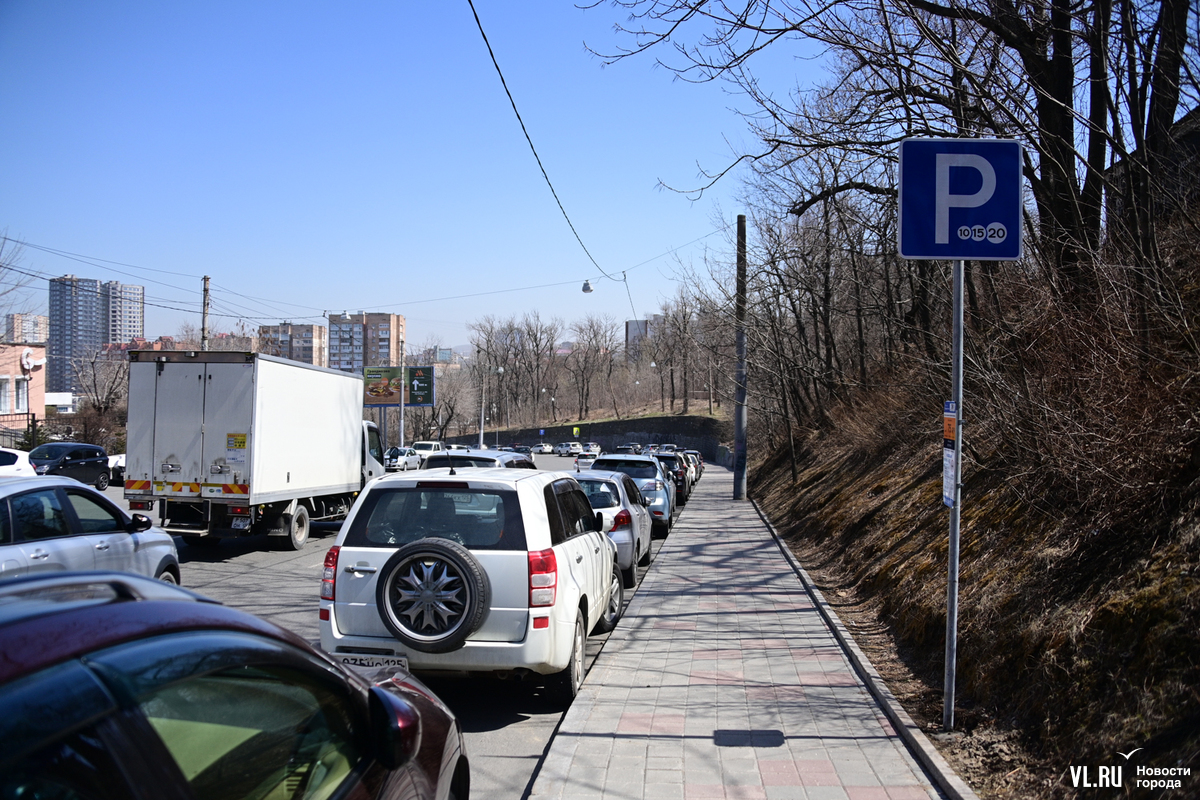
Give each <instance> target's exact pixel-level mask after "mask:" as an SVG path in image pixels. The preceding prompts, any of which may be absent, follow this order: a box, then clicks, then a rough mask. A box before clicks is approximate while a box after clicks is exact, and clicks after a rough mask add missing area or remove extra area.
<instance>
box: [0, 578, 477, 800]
mask: <svg viewBox="0 0 1200 800" xmlns="http://www.w3.org/2000/svg"><path fill="white" fill-rule="evenodd" d="M0 605H2V606H3V608H4V615H3V617H2V618H0V619H2V621H0V797H3V798H18V797H19V798H61V799H62V800H67V799H68V798H80V799H82V798H118V797H120V798H147V797H154V798H195V799H196V800H218V799H220V800H225V799H226V798H229V799H231V800H232V799H233V798H238V799H239V800H240V799H241V798H264V800H265V799H266V798H301V797H304V798H327V797H343V798H344V797H354V798H363V799H364V800H365V799H366V798H388V800H434V798H438V800H441V799H442V798H446V797H459V798H465V797H467V793H468V791H469V784H470V767H469V765H468V761H467V753H466V748H465V746H464V744H463V738H462V732H461V729H460V726H459V723H458V721H457V720H456V719H455V717H454V715H453V714H452V713H451V712H450V710H449V709H448V708H447V707H446V706H445V705H444V704H443V703H442V702H441V701H440V700H438V698H437V697H436V696H434V695H433V693H432V692H430V691H429V690H428V689H427V688H426V687H425V686H424V685H423V684H421V683H420V682H419V681H418V680H416V679H415V678H413V677H412V676H411V675H410V674H408V673H407V672H405V671H404V670H401V669H397V668H392V669H391V670H389V671H387V672H385V673H381V674H375V675H374V676H373V677H372V678H371V679H366V678H364V677H362V676H360V675H359V674H356V673H355V672H354V671H352V670H350V669H347V668H346V667H344V666H343V665H342V664H340V663H337V662H335V661H332V660H331V659H330V658H329V657H328V656H326V655H324V654H322V653H320V652H318V651H317V650H315V649H314V648H313V647H311V646H309V645H308V644H307V643H306V642H305V641H304V640H303V639H301V638H300V637H298V636H296V635H295V634H293V633H291V632H289V631H286V630H283V629H282V628H279V627H276V626H275V625H272V624H271V623H269V622H266V621H265V620H262V619H259V618H257V617H254V616H251V615H250V614H246V613H244V612H241V611H237V610H234V609H232V608H226V607H225V606H222V605H220V604H218V603H215V602H213V601H212V600H208V599H207V598H204V597H201V596H200V595H197V594H194V593H192V592H189V591H187V590H185V589H180V588H179V587H176V586H165V585H163V584H162V583H160V582H155V581H152V580H149V579H147V578H143V577H139V576H136V575H128V574H124V573H115V572H85V573H64V574H56V575H39V576H30V577H28V578H21V579H17V580H14V581H9V582H6V583H0ZM375 672H376V673H380V671H378V670H376V671H375Z"/></svg>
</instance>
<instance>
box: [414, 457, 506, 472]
mask: <svg viewBox="0 0 1200 800" xmlns="http://www.w3.org/2000/svg"><path fill="white" fill-rule="evenodd" d="M451 465H453V466H455V467H498V466H500V462H499V460H497V459H495V458H490V457H488V456H459V455H454V456H449V455H442V454H440V453H439V454H437V455H433V456H429V457H428V458H426V459H425V469H443V468H445V467H449V466H451Z"/></svg>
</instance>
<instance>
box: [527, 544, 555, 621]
mask: <svg viewBox="0 0 1200 800" xmlns="http://www.w3.org/2000/svg"><path fill="white" fill-rule="evenodd" d="M557 592H558V559H557V558H555V556H554V550H539V551H537V552H530V553H529V606H530V607H531V608H532V607H535V606H552V605H554V597H555V595H556V594H557Z"/></svg>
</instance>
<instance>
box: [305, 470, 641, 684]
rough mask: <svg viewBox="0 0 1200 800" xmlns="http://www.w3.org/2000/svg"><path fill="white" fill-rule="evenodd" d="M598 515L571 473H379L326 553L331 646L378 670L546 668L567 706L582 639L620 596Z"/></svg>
mask: <svg viewBox="0 0 1200 800" xmlns="http://www.w3.org/2000/svg"><path fill="white" fill-rule="evenodd" d="M598 517H599V518H598ZM602 525H603V518H602V517H600V515H597V514H596V513H595V512H594V511H593V510H592V508H591V505H590V504H589V502H588V498H587V495H585V494H584V492H583V490H582V489H581V488H580V486H579V484H578V483H576V481H575V479H574V478H572V477H571V476H570V475H569V474H568V473H562V472H540V471H535V470H524V469H518V470H513V469H464V470H460V471H455V470H453V469H434V470H427V471H425V472H422V473H420V474H414V475H411V476H405V475H397V474H392V475H389V476H387V477H383V478H379V479H378V480H375V481H372V482H371V483H369V484H368V485H367V486H366V488H365V489H364V490H363V493H362V495H361V496H360V497H359V498H358V501H357V502H356V503H355V504H354V508H353V509H352V510H351V512H350V515H349V516H348V517H347V518H346V521H345V522H344V523H343V524H342V527H341V530H340V532H339V533H338V537H337V541H336V543H335V544H334V546H333V547H331V548H330V550H329V552H328V553H327V554H326V557H325V569H324V575H323V580H322V581H321V607H320V631H321V647H322V648H323V649H324V650H325V651H326V652H328V653H329V654H330V655H331V656H333V657H334V658H335V659H338V660H340V661H342V662H344V663H347V664H356V665H360V666H368V667H374V666H388V665H400V666H406V667H407V668H409V669H412V670H414V671H442V670H448V671H468V672H493V673H501V674H522V673H537V674H540V675H543V676H545V678H546V686H547V689H548V690H549V691H550V693H551V694H553V695H554V696H555V697H556V698H557V699H558V700H559V701H561V702H563V703H569V702H570V700H571V699H573V698H574V697H575V694H576V693H577V692H578V690H579V686H580V684H581V683H582V681H583V654H584V637H585V636H586V635H587V633H588V632H589V631H593V630H595V631H598V632H606V631H609V630H612V628H613V627H614V626H615V625H616V624H617V620H619V619H620V615H621V605H622V602H623V600H624V590H623V586H622V582H621V576H620V573H619V571H618V569H617V567H616V558H617V548H616V545H615V544H614V543H613V541H612V540H611V539H610V538H609V537H608V536H607V535H605V533H604V532H603V531H602V530H601V527H602Z"/></svg>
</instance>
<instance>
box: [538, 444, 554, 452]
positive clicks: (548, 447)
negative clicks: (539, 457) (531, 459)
mask: <svg viewBox="0 0 1200 800" xmlns="http://www.w3.org/2000/svg"><path fill="white" fill-rule="evenodd" d="M533 452H535V453H553V452H554V445H552V444H550V443H549V442H538V443H537V444H535V445H534V446H533Z"/></svg>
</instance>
